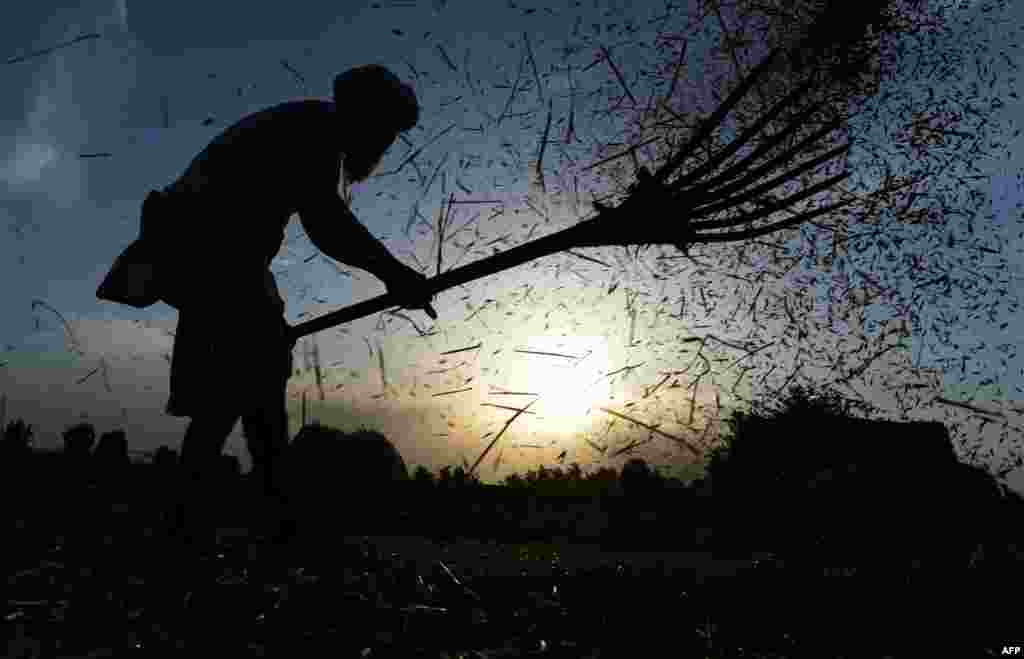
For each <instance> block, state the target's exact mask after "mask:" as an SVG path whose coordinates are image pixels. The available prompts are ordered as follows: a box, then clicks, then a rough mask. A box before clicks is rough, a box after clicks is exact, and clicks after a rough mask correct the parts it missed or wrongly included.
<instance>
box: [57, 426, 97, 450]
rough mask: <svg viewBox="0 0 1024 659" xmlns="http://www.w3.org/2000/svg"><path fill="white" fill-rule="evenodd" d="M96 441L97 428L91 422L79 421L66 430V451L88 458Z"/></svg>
mask: <svg viewBox="0 0 1024 659" xmlns="http://www.w3.org/2000/svg"><path fill="white" fill-rule="evenodd" d="M95 442H96V428H95V426H93V425H92V424H91V423H88V422H84V421H83V422H82V423H77V424H75V425H73V426H71V427H70V428H68V429H66V430H65V431H64V453H65V454H67V455H69V456H73V457H76V458H87V457H88V456H89V454H90V453H92V447H93V444H94V443H95Z"/></svg>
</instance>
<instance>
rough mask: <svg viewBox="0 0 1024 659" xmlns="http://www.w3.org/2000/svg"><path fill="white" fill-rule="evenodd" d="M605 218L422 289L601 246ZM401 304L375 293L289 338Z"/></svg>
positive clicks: (396, 298)
mask: <svg viewBox="0 0 1024 659" xmlns="http://www.w3.org/2000/svg"><path fill="white" fill-rule="evenodd" d="M602 225H605V226H606V225H607V222H606V219H605V218H604V217H602V216H598V217H596V218H594V219H592V220H587V221H584V222H580V223H579V224H575V225H573V226H571V227H569V228H568V229H563V230H562V231H558V232H556V233H553V234H551V235H549V236H544V237H543V238H538V239H536V240H532V241H530V242H528V243H525V244H523V245H518V246H516V247H513V248H512V249H509V250H506V251H504V252H499V253H497V254H494V255H492V256H488V257H487V258H484V259H480V260H479V261H474V262H473V263H469V264H466V265H464V266H461V267H459V268H455V269H453V270H449V271H447V272H443V273H441V274H439V275H437V276H436V277H433V278H431V279H428V280H427V282H426V288H427V290H426V292H427V293H428V294H429V295H431V296H433V295H435V294H437V293H439V292H441V291H444V290H448V289H449V288H452V287H454V286H459V285H461V284H466V283H468V282H471V281H473V280H475V279H481V278H483V277H487V276H489V275H493V274H495V273H498V272H502V271H504V270H508V269H509V268H514V267H516V266H519V265H522V264H523V263H528V262H529V261H533V260H534V259H538V258H540V257H542V256H548V255H550V254H556V253H558V252H562V251H565V250H566V249H572V248H574V247H588V246H595V247H596V246H601V245H606V244H608V239H607V237H605V239H604V240H598V237H599V236H601V235H604V234H605V231H604V229H605V226H602ZM399 304H401V302H400V299H399V296H398V295H395V294H393V293H386V294H384V295H378V296H377V297H375V298H371V299H369V300H364V301H362V302H358V303H356V304H353V305H350V306H347V307H344V308H342V309H338V310H337V311H332V312H330V313H327V314H324V315H323V316H320V317H319V318H314V319H312V320H307V321H305V322H303V323H299V324H298V325H294V326H292V328H291V340H292V342H293V343H294V341H296V340H298V339H299V338H301V337H303V336H307V335H309V334H314V333H316V332H319V331H321V330H325V329H328V328H330V327H334V326H335V325H341V324H342V323H348V322H351V321H353V320H356V319H358V318H363V317H365V316H369V315H372V314H375V313H378V312H380V311H384V310H386V309H388V308H389V307H394V306H398V305H399Z"/></svg>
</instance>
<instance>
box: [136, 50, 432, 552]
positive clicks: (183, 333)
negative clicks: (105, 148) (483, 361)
mask: <svg viewBox="0 0 1024 659" xmlns="http://www.w3.org/2000/svg"><path fill="white" fill-rule="evenodd" d="M418 118H419V106H418V103H417V100H416V96H415V94H414V92H413V91H412V89H411V88H410V87H409V86H408V85H405V84H403V83H402V82H401V81H400V80H399V79H398V78H397V77H396V76H395V75H394V74H393V73H391V72H390V71H388V70H387V69H386V68H384V67H381V66H376V65H370V66H363V67H357V68H355V69H351V70H349V71H347V72H345V73H342V74H340V75H338V76H337V77H336V78H335V80H334V102H333V103H332V102H328V101H320V100H301V101H292V102H286V103H282V104H280V105H277V106H274V107H271V108H269V109H266V110H263V111H260V112H257V113H255V114H252V115H249V116H247V117H245V118H243V119H242V120H241V121H239V122H238V123H236V124H234V125H233V126H231V127H229V128H228V129H226V130H225V131H224V132H223V133H221V134H220V135H219V136H218V137H216V138H215V139H214V140H213V141H212V142H211V143H210V144H209V145H208V146H207V147H206V148H205V149H204V150H203V151H202V152H201V153H200V154H199V155H198V156H197V157H196V158H195V159H194V160H193V161H192V163H191V164H190V165H189V167H188V169H187V170H186V171H185V173H184V174H183V175H182V176H181V177H180V178H179V179H178V180H177V181H175V182H174V183H173V184H172V185H170V186H169V187H167V188H165V189H164V190H163V191H162V192H160V193H154V194H157V195H159V197H155V198H153V199H147V204H149V205H150V212H151V213H156V214H157V215H158V217H156V218H154V219H151V221H150V222H149V226H150V228H152V229H153V232H158V233H159V234H160V236H159V237H158V238H157V241H158V242H159V243H160V244H161V248H162V249H164V250H165V251H167V252H169V253H173V254H174V256H173V257H168V258H173V259H175V268H176V270H175V277H174V279H173V281H170V279H169V278H166V277H165V280H166V281H167V284H166V285H167V286H168V287H169V289H168V291H167V295H165V296H164V299H165V300H173V301H172V302H171V303H172V304H174V306H176V307H178V310H179V319H178V327H177V333H176V335H175V339H174V353H173V357H172V363H171V387H170V398H169V400H168V402H167V407H166V412H167V413H168V414H170V415H172V416H188V417H191V422H190V423H189V426H188V430H187V432H186V434H185V440H184V442H183V445H182V455H181V461H182V464H183V466H184V467H185V470H186V473H187V474H188V475H189V478H190V479H191V485H190V486H191V488H192V489H193V491H192V492H191V496H190V497H189V498H190V499H191V501H192V505H191V506H187V507H186V508H185V511H186V512H185V517H186V519H188V518H190V517H191V518H192V521H193V522H195V521H196V518H197V515H195V514H190V513H193V512H195V513H199V514H198V517H201V516H202V515H201V513H202V511H203V510H204V509H205V508H206V507H207V506H208V505H209V504H210V503H212V501H211V500H210V499H209V497H210V496H212V495H213V492H214V491H213V490H211V489H210V488H209V485H210V483H209V482H208V479H209V476H208V475H209V474H210V473H211V470H212V469H215V464H216V460H217V457H218V456H219V455H220V454H221V451H222V450H223V448H224V443H225V441H226V440H227V437H228V435H229V434H230V433H231V430H232V429H233V428H234V426H235V423H236V422H237V421H238V418H239V417H240V416H241V418H242V425H243V430H244V433H245V438H246V445H247V448H248V451H249V454H250V456H251V457H252V463H253V470H254V471H253V475H254V476H255V480H257V482H261V483H262V484H263V490H264V494H265V495H266V496H267V497H268V499H267V503H269V504H270V505H271V507H272V508H273V507H276V505H277V504H279V503H281V504H283V503H284V501H285V497H284V492H283V482H282V481H281V474H280V472H281V467H280V463H281V460H280V458H281V457H282V456H283V453H284V451H285V449H286V447H287V444H288V418H287V411H286V407H285V390H286V384H287V380H288V377H289V375H291V371H292V355H291V353H292V348H293V347H294V343H295V337H294V335H292V334H291V332H290V328H289V326H288V325H287V323H286V322H285V321H284V318H283V311H284V301H283V300H282V299H281V296H280V294H279V293H278V290H277V286H276V284H275V281H274V277H273V275H272V274H271V272H270V270H269V267H270V263H271V260H272V259H273V258H274V255H275V254H277V252H278V250H279V249H280V247H281V243H282V242H283V241H284V230H285V227H286V225H287V223H288V220H289V218H290V216H291V214H292V213H298V215H299V217H300V219H301V221H302V225H303V227H304V228H305V230H306V233H307V234H308V235H309V238H310V240H312V242H313V244H315V245H316V246H317V248H318V249H319V250H320V251H321V252H323V253H324V254H326V255H327V256H330V257H331V258H333V259H334V260H336V261H340V262H342V263H346V264H348V265H350V266H353V267H357V268H360V269H362V270H366V271H368V272H370V273H372V274H373V275H374V276H376V277H377V278H379V279H381V280H382V281H383V282H384V283H385V285H386V286H387V289H388V291H389V292H391V293H394V292H398V293H399V294H401V295H402V300H403V303H404V306H406V307H410V308H422V309H424V310H425V311H426V312H427V313H428V314H430V315H431V317H434V318H436V314H435V313H434V311H433V309H432V308H431V307H430V297H429V295H428V294H427V293H426V292H425V290H424V288H423V285H424V283H425V281H426V277H425V276H423V275H422V274H420V273H418V272H416V271H415V270H413V269H412V268H410V267H408V266H406V265H404V264H403V263H401V262H400V261H398V260H397V259H396V258H395V257H394V256H392V255H391V254H390V253H389V252H388V250H387V249H386V248H385V247H384V246H383V245H382V244H381V243H380V242H379V241H378V240H377V239H376V238H374V237H373V235H372V234H371V233H370V232H369V231H368V230H367V229H366V228H365V227H364V226H363V225H362V224H360V223H359V221H358V220H357V219H356V218H355V216H354V215H353V214H352V212H351V211H350V210H349V208H348V206H347V205H346V203H345V201H344V200H343V199H342V198H341V196H339V194H338V184H339V178H340V177H341V176H342V175H344V177H345V179H346V180H347V181H349V182H358V181H362V180H365V179H366V178H367V177H368V176H369V175H370V173H371V172H372V171H373V170H374V168H375V167H376V166H377V165H378V164H379V162H380V160H381V158H382V156H383V154H384V152H385V151H386V150H387V149H388V147H390V146H391V145H392V144H393V143H394V141H395V140H396V139H397V137H398V135H399V133H400V132H403V131H407V130H409V129H411V128H412V127H413V126H415V125H416V122H417V121H418ZM145 213H146V209H145V207H144V211H143V216H144V221H145ZM145 231H147V229H146V228H144V229H143V232H144V233H145ZM148 239H149V240H150V241H152V240H153V239H154V236H153V235H150V236H149V238H148ZM143 240H145V238H144V239H143ZM170 287H173V291H171V290H170ZM204 481H205V482H206V484H205V485H204ZM204 492H205V494H204ZM281 510H283V508H278V510H277V512H278V513H280V511H281ZM268 512H269V511H268ZM269 516H270V517H271V518H272V519H273V518H274V517H275V513H273V512H272V513H271V514H270V515H269ZM278 521H280V520H278ZM187 526H189V527H193V528H195V525H194V524H193V523H189V524H188V525H187ZM198 529H199V530H202V531H203V532H204V533H208V532H209V531H210V530H211V528H210V527H209V526H208V525H206V524H204V523H201V522H200V524H199V527H198ZM207 539H208V537H207Z"/></svg>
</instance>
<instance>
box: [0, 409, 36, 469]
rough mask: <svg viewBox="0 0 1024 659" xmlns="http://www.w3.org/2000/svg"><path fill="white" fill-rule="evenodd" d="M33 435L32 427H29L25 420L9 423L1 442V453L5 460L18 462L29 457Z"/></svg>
mask: <svg viewBox="0 0 1024 659" xmlns="http://www.w3.org/2000/svg"><path fill="white" fill-rule="evenodd" d="M32 435H33V433H32V426H31V425H27V424H26V423H25V421H24V419H16V420H14V421H11V422H9V423H8V424H7V427H6V428H4V429H3V438H2V440H0V452H2V455H3V457H4V459H5V460H17V459H19V458H23V457H25V456H27V455H28V454H29V452H31V450H32Z"/></svg>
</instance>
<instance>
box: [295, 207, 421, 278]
mask: <svg viewBox="0 0 1024 659" xmlns="http://www.w3.org/2000/svg"><path fill="white" fill-rule="evenodd" d="M299 219H300V220H301V221H302V227H303V228H304V229H305V230H306V234H307V235H308V236H309V239H310V240H311V241H312V242H313V244H314V245H316V248H317V249H319V250H320V251H321V252H323V253H324V254H326V255H327V256H329V257H331V258H332V259H334V260H335V261H339V262H341V263H344V264H346V265H350V266H352V267H354V268H359V269H360V270H366V271H367V272H369V273H370V274H372V275H373V276H375V277H376V278H377V279H380V280H381V281H383V282H385V283H387V282H389V281H392V280H393V279H394V274H395V273H396V271H398V270H399V269H401V268H403V267H405V266H404V264H402V262H401V261H399V260H398V259H396V258H395V257H394V256H393V255H392V254H391V252H389V251H388V249H387V248H386V247H385V246H384V245H383V244H382V243H381V242H380V241H379V240H377V238H375V237H374V235H373V234H372V233H370V231H369V229H367V228H366V227H365V226H363V224H362V223H361V222H360V221H359V220H357V219H356V216H355V215H353V214H352V211H351V210H349V208H348V206H347V205H346V204H345V202H344V201H343V200H342V199H341V197H340V196H338V194H337V192H335V193H333V194H330V195H326V196H324V197H321V198H320V199H319V200H318V203H315V204H311V205H310V206H308V207H306V208H304V209H301V210H299Z"/></svg>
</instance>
